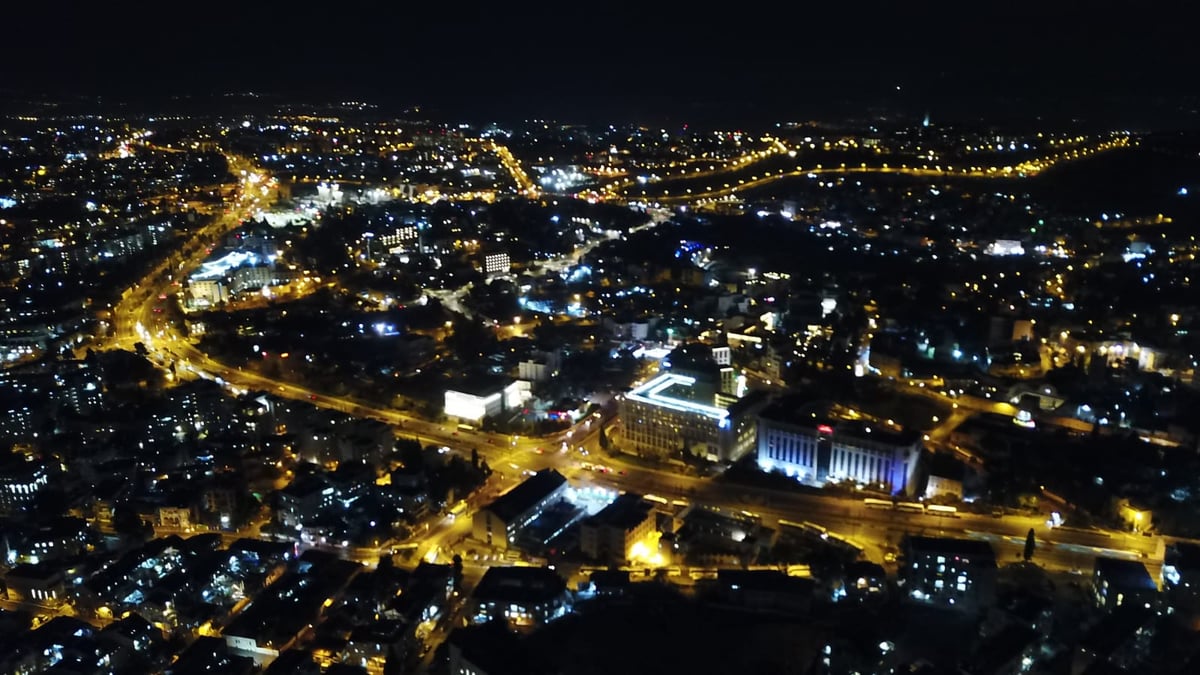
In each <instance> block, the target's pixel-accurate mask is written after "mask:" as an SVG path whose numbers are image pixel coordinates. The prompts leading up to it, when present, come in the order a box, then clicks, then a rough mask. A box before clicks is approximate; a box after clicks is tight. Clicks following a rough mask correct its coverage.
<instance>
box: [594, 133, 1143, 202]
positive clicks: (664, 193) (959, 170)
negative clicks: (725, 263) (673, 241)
mask: <svg viewBox="0 0 1200 675" xmlns="http://www.w3.org/2000/svg"><path fill="white" fill-rule="evenodd" d="M1133 144H1136V141H1132V140H1131V139H1130V138H1129V137H1121V138H1118V139H1114V140H1108V141H1103V142H1099V143H1095V144H1093V145H1092V146H1089V147H1085V148H1079V149H1077V150H1074V151H1071V152H1058V153H1054V154H1051V155H1047V156H1045V157H1040V158H1037V159H1032V160H1028V161H1026V162H1021V163H1019V164H1017V165H1015V166H989V167H979V166H958V167H955V166H952V165H949V164H946V165H942V164H934V165H932V166H930V165H929V164H922V165H921V166H916V165H913V166H908V165H907V164H901V165H900V166H890V165H888V164H882V165H871V164H867V163H865V162H862V163H860V164H859V165H858V166H854V165H847V164H838V165H837V166H826V165H824V164H817V165H815V166H812V167H807V168H806V167H802V166H798V167H797V168H795V169H792V170H787V169H780V170H778V171H776V172H775V173H770V172H764V173H763V175H762V176H758V175H755V176H752V177H750V178H749V179H745V178H743V179H737V183H736V184H732V183H722V184H721V185H719V186H714V185H706V186H704V187H703V188H700V187H699V186H697V187H696V188H695V189H693V188H690V187H683V188H682V190H677V191H675V192H672V191H671V190H662V189H661V187H660V190H659V194H654V195H647V194H645V190H642V194H634V193H633V192H632V190H631V188H632V187H633V186H632V185H630V184H628V183H626V184H622V185H619V186H617V187H615V188H612V190H613V194H616V195H619V196H621V197H623V198H625V199H629V200H636V201H641V202H644V201H651V202H655V203H658V204H664V205H666V204H696V203H703V202H704V201H709V200H715V199H719V198H722V197H729V196H732V195H736V194H737V193H738V192H740V191H743V190H747V189H750V188H755V187H761V186H763V185H768V184H770V183H772V182H775V181H778V180H782V179H784V178H800V177H804V176H818V175H830V174H867V173H873V174H893V175H904V176H915V177H921V178H952V177H955V178H1028V177H1031V176H1036V175H1037V174H1039V173H1041V172H1043V171H1045V170H1046V169H1048V168H1050V167H1052V166H1055V165H1057V164H1059V163H1063V162H1068V161H1072V160H1075V159H1080V158H1083V157H1088V156H1090V155H1093V154H1095V153H1097V152H1103V151H1105V150H1111V149H1115V148H1124V147H1129V146H1130V145H1133ZM766 156H767V155H763V156H755V157H754V160H756V161H759V160H762V159H764V158H765V157H766ZM745 169H746V166H745V165H744V164H733V165H731V166H728V167H725V168H723V169H720V170H714V171H710V172H704V173H695V174H684V175H682V176H679V177H677V178H675V180H676V181H677V182H680V184H681V185H682V183H683V181H685V180H686V181H687V182H689V183H690V182H692V181H693V180H695V179H699V178H704V177H717V176H719V175H720V174H723V173H724V174H730V179H729V180H730V181H732V180H734V178H733V174H736V173H737V172H741V171H744V170H745Z"/></svg>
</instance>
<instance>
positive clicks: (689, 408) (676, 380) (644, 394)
mask: <svg viewBox="0 0 1200 675" xmlns="http://www.w3.org/2000/svg"><path fill="white" fill-rule="evenodd" d="M695 383H696V378H694V377H689V376H687V375H679V374H677V373H663V374H662V375H659V376H658V377H656V378H654V379H653V380H650V381H649V382H647V383H645V384H643V385H641V386H639V387H635V388H634V389H632V390H631V391H630V392H629V393H628V394H626V395H625V397H626V398H629V399H632V400H634V401H641V402H643V403H648V404H650V405H656V406H660V407H663V408H668V409H670V410H677V411H679V412H687V413H696V414H700V415H704V416H705V417H708V418H711V419H714V420H723V419H725V418H726V417H729V411H728V410H725V409H724V408H718V407H716V406H714V405H704V404H703V403H697V402H695V401H689V400H687V399H682V398H675V397H674V396H668V395H667V394H666V393H665V392H666V391H667V390H668V389H670V388H671V387H676V386H683V387H690V386H692V385H693V384H695Z"/></svg>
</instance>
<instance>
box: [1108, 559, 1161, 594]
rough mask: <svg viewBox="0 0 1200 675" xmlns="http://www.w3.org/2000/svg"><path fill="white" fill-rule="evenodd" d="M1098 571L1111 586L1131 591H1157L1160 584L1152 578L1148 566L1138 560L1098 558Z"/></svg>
mask: <svg viewBox="0 0 1200 675" xmlns="http://www.w3.org/2000/svg"><path fill="white" fill-rule="evenodd" d="M1095 570H1096V573H1097V574H1099V575H1101V576H1103V577H1104V580H1105V581H1107V582H1108V585H1109V586H1110V587H1111V588H1115V589H1117V590H1131V591H1157V590H1158V584H1156V583H1154V579H1152V578H1150V573H1149V572H1148V571H1146V566H1145V565H1143V564H1142V563H1140V562H1138V561H1136V560H1121V559H1120V558H1096V567H1095Z"/></svg>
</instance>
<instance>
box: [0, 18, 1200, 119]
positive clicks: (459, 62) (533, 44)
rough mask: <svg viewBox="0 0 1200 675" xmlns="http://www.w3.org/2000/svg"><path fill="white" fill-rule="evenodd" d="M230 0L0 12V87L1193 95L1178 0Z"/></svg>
mask: <svg viewBox="0 0 1200 675" xmlns="http://www.w3.org/2000/svg"><path fill="white" fill-rule="evenodd" d="M240 4H244V5H266V6H267V7H262V6H258V7H255V8H247V7H239V6H237V5H236V4H233V3H177V4H176V3H172V4H171V5H169V7H170V10H169V11H170V13H169V14H168V13H166V12H165V8H167V7H168V5H160V7H161V8H163V9H148V8H147V6H146V5H144V4H142V3H137V4H136V5H135V3H132V2H107V3H99V2H89V3H83V2H79V3H63V2H59V3H54V2H45V3H37V4H36V5H35V3H28V4H27V5H24V6H21V7H17V8H6V12H7V13H8V16H6V18H5V24H6V29H7V30H6V31H5V40H6V41H7V45H6V46H5V51H6V53H7V56H6V59H5V60H6V62H7V68H6V70H7V71H8V74H7V76H6V81H5V83H4V84H3V86H5V87H6V88H7V89H9V90H10V91H15V92H23V93H44V94H53V95H61V94H85V95H105V96H108V97H124V98H130V99H139V98H154V97H161V96H171V95H190V96H206V95H211V94H216V93H224V92H228V91H245V90H254V91H262V92H268V93H275V94H281V95H285V96H302V97H306V98H308V99H315V98H354V99H365V100H368V101H371V102H376V103H381V104H385V105H397V106H398V105H408V104H420V105H423V106H426V107H431V108H435V109H438V108H440V109H443V110H445V111H448V112H451V113H453V114H456V115H462V116H464V117H471V118H477V119H481V118H487V117H489V116H495V117H498V118H499V117H511V116H518V117H520V116H530V117H541V116H548V117H560V118H569V117H593V118H602V117H604V116H605V115H614V116H616V117H618V118H621V117H624V118H629V117H638V116H641V115H648V116H654V115H658V116H662V117H668V118H671V119H675V120H686V119H688V118H689V117H695V118H698V119H699V118H704V117H706V116H709V117H713V118H718V117H722V116H724V117H732V118H738V117H745V118H747V119H749V118H763V119H765V118H772V119H807V118H809V117H813V116H822V115H829V114H836V115H844V116H852V115H855V114H858V113H862V112H864V111H866V110H867V109H874V108H889V109H892V110H903V111H905V112H907V113H909V114H918V113H919V112H921V111H923V110H925V109H929V110H930V111H931V113H932V114H933V115H934V116H935V118H936V117H939V116H940V117H941V118H943V119H944V118H947V117H951V118H953V117H969V116H975V117H1023V116H1031V117H1036V116H1045V117H1049V118H1054V117H1072V116H1074V117H1079V116H1083V117H1111V116H1115V117H1116V118H1118V119H1120V118H1123V117H1133V118H1137V119H1141V118H1144V117H1146V116H1147V115H1151V114H1160V113H1183V114H1184V119H1187V114H1189V111H1190V110H1191V109H1193V108H1196V107H1197V103H1196V95H1197V93H1198V92H1200V85H1198V84H1197V83H1198V82H1200V77H1198V76H1197V75H1196V72H1197V66H1200V56H1198V51H1200V50H1198V48H1197V47H1196V46H1195V41H1194V39H1193V36H1192V35H1190V34H1189V33H1190V31H1191V28H1190V26H1191V25H1192V23H1191V21H1190V20H1189V17H1190V12H1188V11H1187V9H1188V8H1187V5H1186V3H1183V2H1160V3H1155V7H1156V9H1155V11H1153V12H1151V11H1150V10H1148V9H1147V8H1145V7H1142V6H1140V5H1134V4H1129V5H1128V6H1127V7H1126V8H1125V9H1124V10H1123V11H1120V12H1118V11H1115V10H1114V9H1112V8H1111V6H1110V5H1108V4H1106V3H1076V2H1072V3H1066V2H1063V3H1022V2H1015V3H1014V2H1008V3H992V4H993V5H994V8H993V9H990V10H987V11H984V10H981V9H980V8H979V7H978V6H977V5H978V4H979V3H965V2H959V3H953V4H952V3H919V2H886V3H885V2H860V3H828V4H829V5H830V6H829V7H821V8H812V7H808V6H807V5H809V4H810V3H807V2H805V3H801V2H788V3H786V5H787V6H788V8H787V9H782V10H781V9H777V8H769V6H768V5H767V4H766V3H754V2H739V3H723V4H721V5H719V6H720V7H721V8H722V9H719V10H717V11H711V10H709V9H707V8H706V7H705V5H704V4H703V3H688V4H673V5H672V7H674V8H661V7H660V8H654V9H650V8H648V7H647V6H648V5H650V4H652V3H650V2H644V3H637V4H625V3H603V4H602V3H572V2H565V1H564V2H561V3H559V4H557V5H550V4H542V5H539V4H537V3H533V4H530V3H524V4H520V3H500V2H495V3H490V9H478V8H474V7H469V6H463V5H459V4H458V3H449V2H444V3H429V2H426V3H419V6H418V7H417V8H413V7H411V6H409V5H413V4H418V3H409V2H380V3H361V2H326V3H322V5H321V6H322V9H321V10H320V11H314V10H312V9H311V8H310V7H311V5H310V4H309V3H304V4H301V3H271V2H263V3H260V2H253V3H252V2H245V3H240ZM776 4H785V3H776ZM850 4H853V6H852V7H850V6H848V5H850ZM176 5H178V6H179V7H183V6H184V5H189V6H191V7H193V9H189V10H182V11H181V9H177V8H176ZM833 5H836V7H833ZM1039 5H1053V6H1054V7H1053V8H1052V9H1046V8H1045V7H1042V6H1039ZM149 7H153V6H152V5H151V6H149ZM514 7H519V9H514ZM597 7H604V8H605V9H596V8H597ZM897 86H899V87H900V89H899V90H897ZM1191 119H1195V116H1194V113H1192V117H1191ZM585 121H586V120H585Z"/></svg>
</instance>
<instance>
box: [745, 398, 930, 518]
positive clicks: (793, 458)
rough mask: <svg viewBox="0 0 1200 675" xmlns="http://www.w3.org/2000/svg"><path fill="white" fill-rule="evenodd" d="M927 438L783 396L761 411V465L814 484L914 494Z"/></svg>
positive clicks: (759, 462) (759, 463)
mask: <svg viewBox="0 0 1200 675" xmlns="http://www.w3.org/2000/svg"><path fill="white" fill-rule="evenodd" d="M921 447H922V446H921V438H920V436H919V435H918V434H916V433H914V432H907V431H897V430H895V429H891V428H886V427H880V426H878V425H876V426H872V425H870V424H864V423H861V422H857V421H845V420H832V419H829V418H827V417H826V416H824V415H822V414H820V413H818V412H817V411H816V410H813V409H807V408H804V407H797V406H796V405H794V402H793V401H792V400H791V399H786V398H785V399H781V400H779V401H776V402H775V403H773V404H772V405H770V406H767V407H765V408H764V409H763V410H762V411H761V412H760V413H759V415H758V439H757V448H758V465H759V467H761V468H762V469H763V470H764V471H781V472H783V473H786V474H787V475H789V476H793V477H794V478H796V479H797V480H799V481H801V482H804V483H808V484H810V485H823V484H825V483H827V482H851V483H856V484H859V485H863V486H867V487H873V488H876V489H885V490H888V491H890V492H892V493H902V494H909V495H911V494H912V492H913V490H914V488H915V486H914V481H915V478H916V471H917V464H918V462H919V461H920V456H921Z"/></svg>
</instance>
